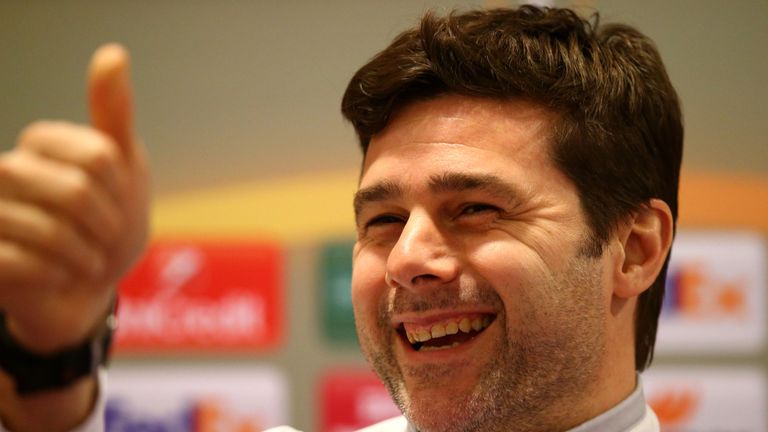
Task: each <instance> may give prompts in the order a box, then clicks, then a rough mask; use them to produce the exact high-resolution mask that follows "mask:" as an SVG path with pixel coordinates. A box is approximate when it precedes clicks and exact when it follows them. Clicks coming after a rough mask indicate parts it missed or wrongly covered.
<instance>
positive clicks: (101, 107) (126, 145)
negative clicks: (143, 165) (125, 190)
mask: <svg viewBox="0 0 768 432" xmlns="http://www.w3.org/2000/svg"><path fill="white" fill-rule="evenodd" d="M129 62H130V59H129V56H128V51H126V50H125V48H123V47H122V46H121V45H119V44H115V43H111V44H106V45H102V46H101V47H99V48H98V49H97V50H96V52H95V53H94V54H93V57H92V58H91V64H90V66H89V68H88V100H89V109H90V114H91V124H92V125H93V126H94V127H95V128H96V129H98V130H100V131H102V132H104V133H106V134H107V135H109V136H110V137H112V138H113V139H114V140H115V141H116V142H117V144H118V146H120V149H121V150H122V152H123V154H124V155H125V156H126V157H128V158H131V157H132V156H133V154H134V152H135V148H134V147H135V144H134V131H133V90H132V88H131V80H130V76H129Z"/></svg>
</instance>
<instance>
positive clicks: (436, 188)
mask: <svg viewBox="0 0 768 432" xmlns="http://www.w3.org/2000/svg"><path fill="white" fill-rule="evenodd" d="M596 21H597V20H596V19H594V21H585V20H582V19H581V18H579V17H578V16H577V15H575V14H574V13H572V12H570V11H568V10H561V9H537V8H535V7H530V6H524V7H521V8H519V9H516V10H508V9H499V10H489V11H476V12H467V13H461V14H459V13H456V14H452V15H449V16H447V17H437V16H434V15H432V14H427V15H426V16H425V17H424V18H423V19H422V21H421V23H420V25H419V26H418V27H416V28H414V29H411V30H408V31H406V32H404V33H403V34H401V35H400V36H398V37H397V38H396V39H395V41H394V42H393V43H392V44H391V45H390V46H389V47H388V48H386V49H385V50H384V51H382V52H381V53H379V54H378V55H377V56H376V57H374V58H373V59H372V60H371V61H370V62H369V63H368V64H366V65H365V66H363V67H362V68H361V69H360V70H359V71H358V72H357V74H355V76H354V77H353V78H352V80H351V82H350V83H349V86H348V88H347V91H346V93H345V95H344V98H343V102H342V111H343V113H344V115H345V117H346V118H347V119H348V120H349V121H350V122H351V123H352V124H353V126H354V127H355V130H356V132H357V134H358V137H359V140H360V144H361V146H362V149H363V153H364V160H363V166H362V172H361V177H360V185H359V190H358V192H357V194H356V196H355V199H354V210H355V218H356V225H357V243H356V245H355V250H354V263H353V264H354V265H353V277H352V300H353V305H354V310H355V319H356V325H357V331H358V335H359V340H360V344H361V346H362V350H363V353H364V354H365V356H366V358H367V359H368V361H369V362H370V364H371V365H372V366H373V367H374V369H375V370H376V372H377V373H378V375H379V376H380V377H381V379H382V380H383V381H384V383H385V384H386V386H387V388H388V389H389V391H390V393H391V395H392V397H393V399H394V400H395V402H396V403H397V404H398V406H399V407H400V409H401V411H402V413H403V416H402V417H399V418H395V419H392V420H388V421H385V422H383V423H380V424H377V425H373V426H371V427H370V428H368V429H366V430H367V431H369V432H376V431H378V432H395V431H397V432H406V431H411V432H413V431H422V432H433V431H434V432H450V431H518V432H521V431H567V430H571V431H580V432H587V431H599V432H613V431H634V432H645V431H656V430H658V422H657V420H656V417H655V415H654V414H653V412H652V411H651V410H650V408H648V407H647V406H646V404H645V400H644V397H643V393H642V385H641V382H640V379H639V378H638V377H639V375H638V372H640V371H642V370H644V369H645V368H646V367H647V366H648V365H649V364H650V362H651V359H652V357H653V346H654V342H655V338H656V326H657V322H658V316H659V311H660V308H661V300H662V297H663V292H664V279H665V273H666V266H667V262H668V256H669V250H670V245H671V243H672V238H673V235H674V230H675V219H676V215H677V187H678V177H679V169H680V161H681V154H682V136H683V131H682V125H681V114H680V108H679V104H678V101H677V96H676V95H675V91H674V89H673V88H672V85H671V84H670V82H669V79H668V77H667V74H666V72H665V70H664V66H663V64H662V62H661V59H660V57H659V55H658V52H657V51H656V49H655V48H654V46H653V44H652V42H651V41H650V40H648V39H647V38H646V37H645V36H643V35H642V34H640V33H639V32H637V31H636V30H634V29H632V28H630V27H627V26H622V25H608V26H598V24H597V22H596ZM89 82H90V88H91V98H90V100H91V112H92V117H93V124H92V126H91V127H84V126H77V125H72V124H68V123H51V122H47V123H37V124H35V125H33V126H31V127H30V128H28V129H27V130H26V131H25V132H24V133H23V134H22V135H21V137H20V139H19V143H18V145H17V148H16V149H14V151H12V152H10V153H8V154H6V155H4V156H3V157H2V158H0V200H2V202H3V206H0V221H3V223H2V224H0V312H1V313H0V344H2V357H0V360H2V364H0V367H1V368H2V371H0V418H2V420H3V422H4V424H5V425H6V426H7V427H10V428H11V429H13V430H19V431H22V430H30V431H33V430H42V431H55V430H67V429H71V428H72V427H78V429H77V430H80V431H86V430H87V431H98V430H101V428H103V423H102V422H101V420H100V417H101V416H102V415H103V409H104V403H103V402H104V401H103V399H104V397H103V393H104V392H99V391H98V389H99V388H100V387H99V385H97V378H96V376H95V375H96V374H95V373H94V372H95V371H96V369H97V368H96V366H97V364H96V361H97V360H99V359H101V358H103V354H104V352H103V346H104V345H103V344H104V343H105V342H107V341H108V339H109V338H108V334H109V332H108V331H105V325H104V317H105V316H107V315H108V312H107V311H108V309H109V307H110V304H111V302H112V298H113V296H114V293H113V290H112V288H111V287H113V286H114V284H115V282H116V280H117V279H118V277H119V276H120V275H121V274H122V272H124V271H125V269H126V268H128V267H129V265H130V263H131V261H132V260H133V259H134V258H135V257H136V255H137V254H138V251H139V249H140V246H141V244H142V243H143V240H144V237H145V234H146V226H147V225H146V220H147V218H146V214H147V212H146V201H147V191H146V180H147V173H146V168H145V162H144V156H143V149H142V147H141V145H140V141H139V140H137V139H136V138H135V136H134V134H133V132H132V127H131V126H132V122H131V118H132V117H131V111H130V88H129V85H128V81H127V55H126V53H125V52H124V51H122V49H120V48H119V47H115V46H108V47H105V48H103V49H102V50H100V52H99V53H97V55H96V56H95V59H94V62H93V66H92V74H91V78H90V81H89ZM84 208H85V209H90V211H85V212H83V211H82V209H84ZM107 321H109V320H107ZM99 394H101V397H99V396H98V395H99ZM76 425H80V426H76ZM0 429H2V427H0ZM276 430H290V429H289V428H278V429H276Z"/></svg>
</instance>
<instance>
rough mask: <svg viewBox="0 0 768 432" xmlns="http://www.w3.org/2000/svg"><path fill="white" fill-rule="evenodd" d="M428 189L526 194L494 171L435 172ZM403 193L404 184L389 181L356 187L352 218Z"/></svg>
mask: <svg viewBox="0 0 768 432" xmlns="http://www.w3.org/2000/svg"><path fill="white" fill-rule="evenodd" d="M429 189H430V191H431V192H433V193H444V192H461V191H467V190H481V191H484V192H487V193H489V194H491V195H494V196H497V197H501V198H504V199H507V200H509V201H518V200H520V199H521V198H522V197H523V195H525V193H524V191H523V190H522V189H521V188H519V187H517V186H515V185H512V184H510V183H508V182H506V181H504V180H503V179H502V178H501V177H498V176H496V175H493V174H469V173H457V172H448V173H443V174H439V175H434V176H432V177H430V179H429ZM403 193H404V189H403V187H402V186H401V185H400V184H397V183H394V182H392V181H383V182H380V183H377V184H374V185H373V186H369V187H365V188H362V189H360V190H358V191H357V193H356V194H355V198H354V201H353V203H354V209H355V218H357V217H358V216H359V215H360V213H361V212H362V210H363V208H364V207H365V206H366V205H368V204H371V203H376V202H381V201H387V200H391V199H396V198H399V197H401V196H402V195H403Z"/></svg>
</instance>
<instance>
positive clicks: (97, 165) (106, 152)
mask: <svg viewBox="0 0 768 432" xmlns="http://www.w3.org/2000/svg"><path fill="white" fill-rule="evenodd" d="M99 144H101V145H96V146H94V148H93V149H92V150H91V151H90V153H89V154H88V155H87V156H86V158H85V160H84V165H85V166H84V168H85V169H86V170H88V171H90V172H92V173H94V174H95V175H98V176H103V175H106V174H107V173H108V172H109V171H111V170H114V169H115V167H116V165H117V161H118V155H117V151H116V150H115V149H114V148H113V147H112V146H110V145H107V143H105V142H103V141H99Z"/></svg>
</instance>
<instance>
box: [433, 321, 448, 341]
mask: <svg viewBox="0 0 768 432" xmlns="http://www.w3.org/2000/svg"><path fill="white" fill-rule="evenodd" d="M431 334H432V337H433V338H439V337H443V336H445V327H443V326H441V325H437V324H436V325H433V326H432V331H431Z"/></svg>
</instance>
